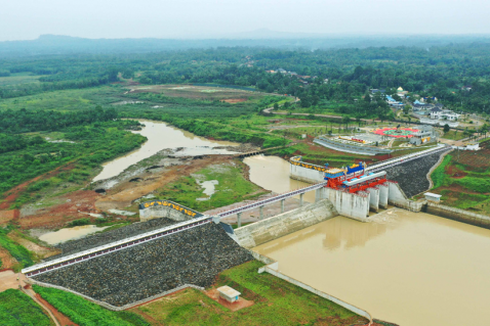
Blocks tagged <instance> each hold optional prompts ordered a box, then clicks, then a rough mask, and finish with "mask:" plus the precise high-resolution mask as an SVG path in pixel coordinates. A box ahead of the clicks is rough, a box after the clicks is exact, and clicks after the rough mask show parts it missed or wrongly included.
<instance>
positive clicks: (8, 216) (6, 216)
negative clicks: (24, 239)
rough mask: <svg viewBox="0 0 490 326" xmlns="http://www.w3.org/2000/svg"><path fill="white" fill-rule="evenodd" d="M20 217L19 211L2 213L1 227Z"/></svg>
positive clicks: (0, 212)
mask: <svg viewBox="0 0 490 326" xmlns="http://www.w3.org/2000/svg"><path fill="white" fill-rule="evenodd" d="M19 216H20V212H19V210H18V209H11V210H3V211H0V225H2V224H7V223H8V222H10V221H12V220H14V219H16V218H18V217H19Z"/></svg>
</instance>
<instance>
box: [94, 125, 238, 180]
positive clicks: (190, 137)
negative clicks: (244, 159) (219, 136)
mask: <svg viewBox="0 0 490 326" xmlns="http://www.w3.org/2000/svg"><path fill="white" fill-rule="evenodd" d="M138 121H139V122H141V123H142V124H144V125H145V126H144V127H143V129H142V130H140V131H132V132H133V133H136V134H140V135H143V136H145V137H146V138H148V140H147V141H146V142H145V143H144V144H143V145H141V147H140V148H139V149H136V150H134V151H132V152H130V153H128V154H126V155H124V156H121V157H119V158H117V159H115V160H112V161H110V162H107V163H105V164H103V169H102V171H101V172H100V173H99V174H98V175H97V176H96V177H95V178H94V179H93V182H95V181H99V180H104V179H108V178H112V177H115V176H117V175H119V174H120V173H121V172H123V171H124V170H125V169H127V168H128V167H129V166H131V165H133V164H135V163H138V162H139V161H141V160H143V159H145V158H148V157H150V156H152V155H154V154H156V153H157V152H159V151H161V150H162V149H166V148H170V149H177V148H181V147H182V148H183V149H182V150H179V151H177V152H176V153H175V155H176V156H196V155H203V154H230V153H232V152H230V151H227V150H226V149H215V148H214V147H219V146H236V145H238V144H237V143H232V142H228V141H218V140H209V139H206V138H203V137H199V136H196V135H194V134H192V133H190V132H187V131H184V130H181V129H178V128H175V127H172V126H169V125H167V124H166V123H165V122H160V121H152V120H143V119H138Z"/></svg>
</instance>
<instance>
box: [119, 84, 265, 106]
mask: <svg viewBox="0 0 490 326" xmlns="http://www.w3.org/2000/svg"><path fill="white" fill-rule="evenodd" d="M138 93H154V94H163V95H165V96H168V97H181V98H187V99H195V100H202V101H223V102H227V103H240V102H246V101H250V100H255V99H259V98H261V97H263V96H264V95H266V94H264V93H261V92H255V91H251V90H242V89H236V88H225V87H213V86H195V85H145V86H133V87H131V88H130V90H129V91H128V94H138Z"/></svg>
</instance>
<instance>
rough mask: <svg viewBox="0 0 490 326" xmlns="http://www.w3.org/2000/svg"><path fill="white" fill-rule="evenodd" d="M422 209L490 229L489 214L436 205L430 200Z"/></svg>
mask: <svg viewBox="0 0 490 326" xmlns="http://www.w3.org/2000/svg"><path fill="white" fill-rule="evenodd" d="M424 211H426V212H427V213H429V214H434V215H437V216H441V217H445V218H448V219H451V220H455V221H459V222H463V223H468V224H471V225H475V226H480V227H482V228H486V229H490V216H486V215H482V214H476V213H472V212H468V211H465V210H463V209H459V208H453V207H449V206H444V205H438V204H434V203H431V202H429V203H427V205H426V206H425V207H424Z"/></svg>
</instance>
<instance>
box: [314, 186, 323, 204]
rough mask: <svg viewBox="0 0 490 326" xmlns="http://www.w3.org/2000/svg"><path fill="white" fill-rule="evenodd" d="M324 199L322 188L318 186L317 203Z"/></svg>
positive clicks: (316, 192)
mask: <svg viewBox="0 0 490 326" xmlns="http://www.w3.org/2000/svg"><path fill="white" fill-rule="evenodd" d="M322 199H323V197H322V188H318V189H317V190H315V203H317V202H318V201H320V200H322Z"/></svg>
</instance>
